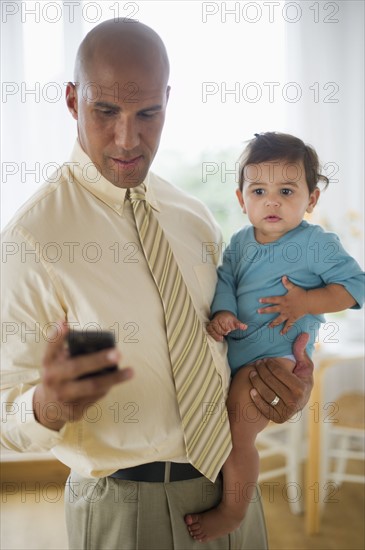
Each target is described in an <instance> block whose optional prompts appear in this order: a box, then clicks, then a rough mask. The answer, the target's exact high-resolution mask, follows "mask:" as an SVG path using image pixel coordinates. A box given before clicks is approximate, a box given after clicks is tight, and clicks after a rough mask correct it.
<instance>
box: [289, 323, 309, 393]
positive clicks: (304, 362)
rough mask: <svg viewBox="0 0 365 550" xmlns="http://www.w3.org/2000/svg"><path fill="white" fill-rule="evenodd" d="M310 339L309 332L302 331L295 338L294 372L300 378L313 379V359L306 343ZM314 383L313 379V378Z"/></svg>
mask: <svg viewBox="0 0 365 550" xmlns="http://www.w3.org/2000/svg"><path fill="white" fill-rule="evenodd" d="M308 340H309V334H307V333H306V332H302V333H301V334H299V336H298V338H297V339H296V340H295V342H294V345H293V354H294V357H295V360H296V365H295V368H294V371H293V372H294V373H295V374H296V376H297V377H298V378H302V379H312V378H313V368H314V365H313V361H312V360H311V359H310V358H309V357H308V354H307V351H306V349H305V348H306V345H307V343H308ZM312 384H313V380H312Z"/></svg>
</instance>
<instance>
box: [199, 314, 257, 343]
mask: <svg viewBox="0 0 365 550" xmlns="http://www.w3.org/2000/svg"><path fill="white" fill-rule="evenodd" d="M246 328H247V325H245V324H244V323H241V321H240V320H239V319H237V317H235V316H234V315H233V313H231V312H230V311H218V313H216V314H215V315H214V317H213V319H212V321H210V323H208V325H207V332H208V334H210V336H212V337H213V338H214V340H216V341H217V342H222V341H223V336H226V334H228V333H229V332H231V331H232V330H236V329H241V330H246Z"/></svg>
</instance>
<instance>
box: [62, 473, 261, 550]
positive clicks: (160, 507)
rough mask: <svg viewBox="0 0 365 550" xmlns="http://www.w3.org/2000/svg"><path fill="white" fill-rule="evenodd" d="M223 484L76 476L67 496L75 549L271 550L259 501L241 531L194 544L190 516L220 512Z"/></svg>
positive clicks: (66, 503) (256, 499)
mask: <svg viewBox="0 0 365 550" xmlns="http://www.w3.org/2000/svg"><path fill="white" fill-rule="evenodd" d="M221 492H222V483H221V480H220V479H219V480H217V481H216V483H215V484H213V483H211V482H210V481H209V480H207V479H206V478H204V477H201V478H197V479H191V480H188V481H175V482H172V483H144V482H141V483H138V482H131V481H123V480H120V479H114V478H110V477H107V478H100V479H95V478H89V479H85V478H83V477H81V476H79V475H78V474H75V473H73V472H72V473H71V475H70V476H69V478H68V480H67V484H66V492H65V506H66V522H67V530H68V536H69V544H70V548H71V549H72V550H81V549H82V550H190V549H191V550H193V549H198V548H199V549H200V550H203V549H207V550H231V549H232V550H233V549H235V550H265V549H267V539H266V529H265V522H264V517H263V513H262V508H261V503H260V499H259V496H257V497H256V498H254V499H253V502H252V503H251V505H250V507H249V509H248V512H247V515H246V517H245V519H244V521H243V522H242V525H241V527H240V528H239V529H237V530H236V531H234V532H233V533H231V534H230V535H227V536H225V537H221V538H220V539H217V540H215V541H212V542H210V543H199V542H197V541H194V540H193V539H192V538H191V537H190V535H189V533H188V530H187V528H186V525H185V522H184V516H185V515H186V514H187V513H188V512H193V513H194V512H201V511H203V510H207V509H209V508H212V507H214V506H215V505H216V504H217V503H218V502H219V501H220V499H221Z"/></svg>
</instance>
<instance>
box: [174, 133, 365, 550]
mask: <svg viewBox="0 0 365 550" xmlns="http://www.w3.org/2000/svg"><path fill="white" fill-rule="evenodd" d="M255 136H256V137H255V138H254V139H253V140H251V141H250V142H249V143H248V146H247V147H246V149H245V150H244V152H243V154H242V156H241V157H240V175H239V189H237V191H236V194H237V198H238V201H239V203H240V205H241V207H242V210H243V212H245V213H247V215H248V218H249V220H250V222H251V224H252V225H249V226H246V227H244V228H243V229H241V230H240V231H238V232H237V233H235V234H234V235H233V237H232V239H231V242H230V245H229V246H228V247H227V249H226V250H225V252H224V255H223V263H222V265H221V266H220V267H219V268H218V283H217V288H216V293H215V297H214V300H213V303H212V308H211V313H212V320H211V322H210V323H209V325H208V327H207V331H208V333H209V334H210V335H211V336H212V337H213V338H214V339H215V340H217V341H222V340H223V338H224V337H226V338H227V343H228V361H229V365H230V367H231V370H232V377H233V379H232V383H231V387H230V391H229V395H228V399H227V409H228V414H229V419H230V426H231V433H232V442H233V448H232V451H231V453H230V455H229V457H228V459H227V461H226V462H225V464H224V466H223V499H222V501H221V502H220V504H219V505H218V506H217V507H216V508H214V509H212V510H208V511H206V512H204V513H201V514H188V515H187V516H186V517H185V521H186V523H187V525H188V529H189V532H190V534H191V536H192V537H193V538H194V539H196V540H198V541H201V542H208V541H210V540H213V539H215V538H217V537H221V536H223V535H225V534H227V533H229V532H231V531H233V530H234V529H236V528H237V527H238V526H239V524H240V523H241V521H242V519H243V518H244V516H245V514H246V511H247V508H248V506H249V504H250V499H251V498H252V495H253V492H254V490H255V486H256V481H257V478H258V473H259V456H258V452H257V450H256V448H255V438H256V436H257V434H258V432H260V431H261V430H262V429H263V428H264V427H265V426H266V425H267V422H268V420H267V419H266V418H265V417H264V416H262V415H259V416H256V417H255V418H254V419H253V417H252V411H253V407H252V400H251V398H250V393H249V392H250V389H252V385H251V383H250V380H249V373H250V369H249V368H248V369H247V368H245V367H246V366H248V365H249V364H250V363H253V362H255V361H257V360H258V359H262V358H264V357H275V358H277V362H278V363H280V365H282V366H283V367H284V368H285V369H289V371H293V369H294V367H295V359H294V357H293V355H292V344H293V341H294V340H295V339H296V337H297V336H298V334H300V333H302V332H306V333H308V334H309V336H310V338H309V343H308V345H307V352H308V354H309V355H310V354H311V353H312V352H313V347H314V342H315V339H316V335H317V333H318V329H319V325H320V323H321V322H323V321H324V317H323V316H322V314H323V313H330V312H335V311H341V310H344V309H347V308H360V307H361V306H362V304H363V302H364V282H365V274H364V272H363V271H362V270H361V268H360V266H359V265H358V264H357V262H356V261H355V260H354V259H353V258H352V257H351V256H350V255H349V254H347V252H346V251H345V250H344V248H343V247H342V245H341V243H340V241H339V239H338V237H337V235H335V234H334V233H327V232H325V231H324V230H323V229H322V228H321V227H319V226H318V225H312V224H309V223H308V222H306V221H304V220H303V217H304V215H305V213H306V212H308V213H311V212H312V211H313V209H314V207H315V206H316V204H317V201H318V198H319V195H320V190H319V188H318V183H319V182H320V181H323V182H325V184H326V186H327V185H328V179H327V178H326V177H325V176H324V175H321V174H320V167H319V161H318V156H317V154H316V152H315V151H314V150H313V149H312V148H311V147H310V146H308V145H305V144H304V143H303V141H302V140H300V139H298V138H296V137H294V136H291V135H288V134H280V133H275V132H267V133H264V134H255ZM259 304H270V306H267V307H264V308H260V307H259ZM263 314H264V315H263ZM289 330H290V333H289V332H288V331H289ZM279 401H280V396H278V395H276V394H275V392H274V391H273V392H272V396H270V397H269V399H268V403H269V404H270V405H271V406H273V407H275V406H277V405H278V403H279ZM256 412H257V411H256ZM258 414H259V413H258ZM237 494H239V498H237Z"/></svg>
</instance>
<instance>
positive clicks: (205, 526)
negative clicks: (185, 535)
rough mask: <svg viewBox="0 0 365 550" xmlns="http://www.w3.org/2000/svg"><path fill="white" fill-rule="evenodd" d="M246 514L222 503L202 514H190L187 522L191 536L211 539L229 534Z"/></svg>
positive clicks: (201, 540) (200, 540) (186, 517)
mask: <svg viewBox="0 0 365 550" xmlns="http://www.w3.org/2000/svg"><path fill="white" fill-rule="evenodd" d="M243 517H244V514H243V513H242V512H241V511H238V510H237V508H234V509H232V508H229V507H228V506H224V504H220V505H219V506H217V508H213V509H212V510H209V511H208V512H204V513H202V514H188V515H187V516H185V523H186V525H187V527H188V531H189V533H190V535H191V537H192V538H193V539H195V540H197V541H199V542H209V541H211V540H214V539H217V538H219V537H223V536H224V535H228V533H231V532H232V531H234V530H235V529H237V528H238V527H239V526H240V523H241V521H242V520H243Z"/></svg>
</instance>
